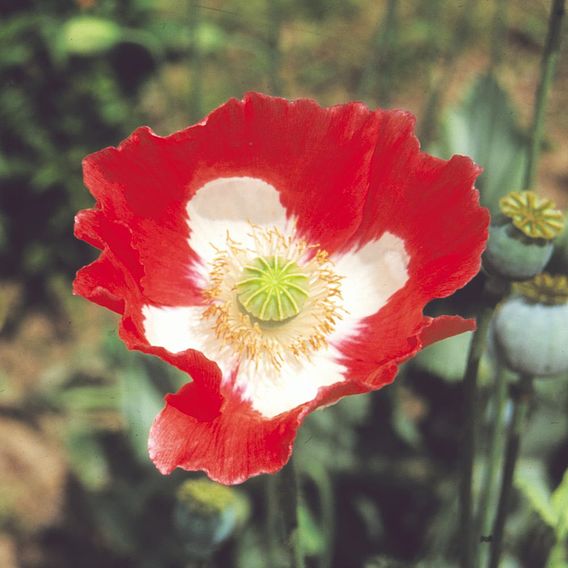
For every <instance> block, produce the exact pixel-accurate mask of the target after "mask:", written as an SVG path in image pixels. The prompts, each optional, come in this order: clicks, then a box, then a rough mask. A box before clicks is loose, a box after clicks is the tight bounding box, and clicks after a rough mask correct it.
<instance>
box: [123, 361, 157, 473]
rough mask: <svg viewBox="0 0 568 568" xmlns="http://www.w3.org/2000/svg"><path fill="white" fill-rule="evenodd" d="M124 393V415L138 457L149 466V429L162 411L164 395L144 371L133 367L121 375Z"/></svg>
mask: <svg viewBox="0 0 568 568" xmlns="http://www.w3.org/2000/svg"><path fill="white" fill-rule="evenodd" d="M117 375H118V379H119V382H120V387H121V392H122V400H121V403H122V404H121V406H122V414H123V416H124V418H125V420H126V423H127V425H128V436H129V439H130V442H131V444H132V448H133V449H134V451H135V453H136V455H137V456H138V457H139V458H140V460H141V461H142V462H147V459H148V456H147V454H148V449H147V439H148V432H149V431H150V426H151V425H152V422H153V420H154V418H155V417H156V415H157V414H158V412H160V410H161V409H162V406H163V400H162V394H161V393H160V392H159V391H158V390H157V389H156V387H155V386H154V385H153V383H152V380H151V378H150V376H149V375H148V373H147V372H146V370H145V369H144V367H142V366H141V365H135V364H133V365H131V366H130V367H128V368H126V369H123V370H120V371H119V372H118V373H117Z"/></svg>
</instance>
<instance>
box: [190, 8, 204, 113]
mask: <svg viewBox="0 0 568 568" xmlns="http://www.w3.org/2000/svg"><path fill="white" fill-rule="evenodd" d="M200 20H201V6H200V5H199V1H198V0H189V34H190V40H191V43H190V49H191V86H190V94H189V118H190V120H191V122H196V121H198V120H200V119H201V118H202V110H203V109H202V99H203V89H202V82H201V78H202V67H203V66H202V60H201V47H200V45H199V26H200Z"/></svg>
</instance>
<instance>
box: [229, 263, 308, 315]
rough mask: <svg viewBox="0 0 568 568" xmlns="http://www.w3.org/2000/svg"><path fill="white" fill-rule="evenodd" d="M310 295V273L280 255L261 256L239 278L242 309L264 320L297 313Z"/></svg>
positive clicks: (238, 289) (239, 296)
mask: <svg viewBox="0 0 568 568" xmlns="http://www.w3.org/2000/svg"><path fill="white" fill-rule="evenodd" d="M308 295H309V288H308V277H307V275H306V274H304V272H302V269H301V268H300V267H299V266H298V264H297V263H296V262H294V261H291V260H285V259H282V258H280V257H278V256H271V257H266V258H264V257H258V258H256V259H255V260H253V261H252V262H251V263H250V264H249V265H247V266H245V268H244V270H243V275H242V278H241V279H240V280H239V281H238V282H237V299H238V301H239V304H240V306H241V308H242V309H243V311H244V312H245V313H247V314H249V315H250V316H252V317H253V318H255V319H256V320H258V321H260V322H265V323H279V322H283V321H286V320H288V319H290V318H293V317H295V316H297V315H298V314H299V313H300V311H301V309H302V307H303V306H304V303H305V302H306V299H307V298H308Z"/></svg>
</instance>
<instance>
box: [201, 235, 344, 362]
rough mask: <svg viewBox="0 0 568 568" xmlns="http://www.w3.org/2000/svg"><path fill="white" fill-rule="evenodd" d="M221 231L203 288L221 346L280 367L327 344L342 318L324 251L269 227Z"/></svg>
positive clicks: (338, 287)
mask: <svg viewBox="0 0 568 568" xmlns="http://www.w3.org/2000/svg"><path fill="white" fill-rule="evenodd" d="M243 241H244V242H237V241H235V240H233V239H232V238H231V237H230V235H229V234H228V235H227V243H226V247H225V249H224V250H219V251H218V254H217V256H216V257H215V259H214V260H213V263H212V266H211V271H210V284H209V287H208V288H207V289H206V290H205V291H204V296H205V299H206V301H207V305H206V307H205V309H204V311H203V317H204V318H205V319H206V320H209V321H210V322H211V330H212V331H213V332H214V334H215V337H216V340H217V341H219V343H220V345H221V348H222V349H225V348H227V351H228V352H231V353H232V354H233V355H237V356H239V357H240V358H241V360H242V361H244V362H254V364H256V365H265V364H266V365H267V367H266V369H265V370H268V369H270V368H272V369H278V368H280V366H281V365H282V364H283V363H284V362H286V361H287V362H293V361H297V360H298V359H300V358H309V357H310V355H311V354H312V353H314V352H315V351H318V350H319V349H322V348H324V347H325V346H326V345H327V338H328V336H329V335H330V334H331V333H332V332H333V331H334V329H335V326H336V323H337V321H338V320H340V319H341V318H342V317H343V312H344V309H343V308H342V298H341V277H340V276H339V275H338V274H336V273H335V270H334V266H333V262H332V261H331V260H330V259H329V257H328V254H327V253H326V251H324V250H322V249H320V248H319V247H318V246H317V245H311V244H308V243H306V242H305V241H303V240H302V239H299V238H297V237H296V236H295V235H293V234H290V233H282V232H281V231H280V230H278V229H277V228H275V227H266V228H263V227H256V226H254V225H251V227H250V232H249V233H247V235H246V236H245V238H244V239H243Z"/></svg>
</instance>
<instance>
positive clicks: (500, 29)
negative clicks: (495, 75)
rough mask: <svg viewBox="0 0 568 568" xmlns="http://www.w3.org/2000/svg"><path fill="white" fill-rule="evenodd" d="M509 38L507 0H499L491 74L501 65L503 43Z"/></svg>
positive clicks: (496, 8) (493, 36)
mask: <svg viewBox="0 0 568 568" xmlns="http://www.w3.org/2000/svg"><path fill="white" fill-rule="evenodd" d="M506 37H507V0H497V2H496V6H495V14H494V16H493V27H492V31H491V60H490V61H491V62H490V72H494V71H495V69H496V68H497V67H499V65H500V63H501V59H502V56H503V42H504V40H505V38H506Z"/></svg>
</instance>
